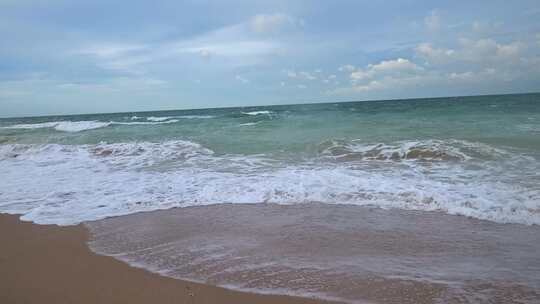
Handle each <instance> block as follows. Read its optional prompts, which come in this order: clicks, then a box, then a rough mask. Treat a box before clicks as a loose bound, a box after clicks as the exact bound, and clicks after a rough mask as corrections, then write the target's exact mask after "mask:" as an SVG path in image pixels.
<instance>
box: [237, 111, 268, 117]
mask: <svg viewBox="0 0 540 304" xmlns="http://www.w3.org/2000/svg"><path fill="white" fill-rule="evenodd" d="M242 114H245V115H251V116H255V115H271V114H274V112H272V111H252V112H242Z"/></svg>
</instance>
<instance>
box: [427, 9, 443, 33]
mask: <svg viewBox="0 0 540 304" xmlns="http://www.w3.org/2000/svg"><path fill="white" fill-rule="evenodd" d="M424 24H425V25H426V28H427V29H428V30H430V31H432V32H435V31H438V30H439V29H440V28H441V16H440V15H439V12H438V11H437V10H432V11H431V12H430V13H429V15H428V16H426V18H424Z"/></svg>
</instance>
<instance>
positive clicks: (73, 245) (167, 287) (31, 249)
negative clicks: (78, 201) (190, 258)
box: [0, 214, 330, 304]
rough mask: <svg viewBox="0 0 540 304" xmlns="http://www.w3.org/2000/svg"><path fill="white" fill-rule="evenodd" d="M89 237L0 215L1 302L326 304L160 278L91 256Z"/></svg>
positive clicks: (80, 231)
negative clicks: (0, 245)
mask: <svg viewBox="0 0 540 304" xmlns="http://www.w3.org/2000/svg"><path fill="white" fill-rule="evenodd" d="M88 238H89V232H88V230H87V228H85V227H84V226H83V225H82V224H80V225H77V226H69V227H60V226H56V225H37V224H33V223H30V222H25V221H21V220H20V219H19V215H7V214H0V244H2V250H1V251H0V269H2V271H0V302H1V303H45V304H46V303H55V304H60V303H81V304H84V303H194V304H196V303H262V304H264V303H286V304H287V303H290V304H295V303H298V304H300V303H305V304H308V303H309V304H311V303H312V304H316V303H330V302H328V301H323V300H316V299H309V298H300V297H293V296H284V295H283V296H282V295H265V294H254V293H248V292H239V291H233V290H229V289H225V288H221V287H216V286H211V285H206V284H201V283H193V282H188V281H183V280H178V279H173V278H168V277H163V276H160V275H158V274H154V273H151V272H149V271H146V270H144V269H141V268H135V267H132V266H129V265H128V264H126V263H124V262H121V261H119V260H116V259H114V258H112V257H108V256H101V255H98V254H96V253H94V252H92V251H91V250H90V248H89V247H88V245H87V241H88Z"/></svg>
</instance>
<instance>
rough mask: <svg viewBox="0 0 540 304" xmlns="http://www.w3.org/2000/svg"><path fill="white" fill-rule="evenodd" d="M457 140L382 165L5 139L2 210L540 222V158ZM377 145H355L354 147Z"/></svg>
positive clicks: (70, 220) (75, 215)
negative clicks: (341, 207)
mask: <svg viewBox="0 0 540 304" xmlns="http://www.w3.org/2000/svg"><path fill="white" fill-rule="evenodd" d="M437 144H441V143H436V144H433V143H431V145H435V146H436V145H437ZM411 145H412V146H429V145H430V144H429V143H427V142H425V143H424V142H420V143H419V142H415V143H414V144H412V143H409V142H405V143H402V144H401V146H402V148H400V149H406V147H407V146H411ZM452 145H453V146H454V147H455V149H456V151H457V152H456V153H457V154H456V155H458V156H459V155H461V154H463V156H461V157H459V158H457V160H458V161H453V159H450V160H449V161H444V160H440V161H436V162H429V163H427V164H423V162H422V161H423V159H422V158H417V159H407V158H405V159H404V160H405V161H397V162H395V161H393V162H388V160H382V162H386V163H385V164H384V165H382V164H381V160H378V159H377V158H375V159H369V158H368V159H366V158H360V159H355V158H353V159H352V160H351V161H340V162H335V161H333V160H332V158H330V159H329V160H328V161H326V160H325V159H324V157H325V156H323V158H322V159H313V160H302V161H297V162H289V161H280V160H277V159H271V158H267V157H265V156H264V155H259V156H243V155H216V154H215V153H213V151H211V150H209V149H207V148H205V147H203V146H201V145H199V144H197V143H193V142H189V141H167V142H163V143H149V142H141V143H134V142H132V143H115V144H106V143H102V144H98V145H58V144H48V145H21V144H14V145H0V169H1V171H0V172H1V174H2V183H0V196H1V198H2V199H1V200H0V211H2V212H8V213H21V214H24V215H23V219H25V220H31V221H34V222H37V223H56V224H61V225H70V224H76V223H79V222H81V221H87V220H95V219H101V218H105V217H109V216H115V215H122V214H129V213H133V212H138V211H146V210H155V209H166V208H172V207H183V206H193V205H203V204H219V203H261V202H267V203H278V204H295V203H309V202H322V203H329V204H334V203H341V204H356V205H375V206H380V207H383V208H404V209H415V210H431V211H442V212H447V213H451V214H461V215H467V216H472V217H476V218H480V219H487V220H493V221H497V222H514V223H523V224H540V187H539V185H540V184H539V183H536V182H535V180H538V176H536V175H535V174H536V172H538V169H539V168H538V163H537V162H535V161H534V160H530V159H527V158H526V157H522V156H521V155H514V154H512V153H504V155H498V154H496V153H497V152H493V151H497V150H493V151H491V150H490V149H489V147H485V146H484V145H479V144H475V143H469V142H456V143H454V144H452ZM460 145H461V146H463V147H465V148H463V147H461V148H460ZM369 147H370V145H366V147H364V148H362V147H361V145H360V144H359V143H355V148H354V149H356V150H366V149H367V150H369V149H370V148H369ZM467 147H468V148H467ZM471 147H473V148H471ZM486 149H487V150H486ZM479 150H482V151H483V152H482V153H492V155H491V157H492V158H493V159H492V160H489V159H487V160H486V159H485V156H484V155H482V154H478V153H479V152H478V151H479ZM458 152H459V153H461V154H459V153H458ZM499 152H500V153H503V152H505V151H499ZM325 153H326V152H325ZM479 158H482V161H481V162H480V161H477V160H478V159H479ZM469 167H471V168H469ZM522 181H523V182H522Z"/></svg>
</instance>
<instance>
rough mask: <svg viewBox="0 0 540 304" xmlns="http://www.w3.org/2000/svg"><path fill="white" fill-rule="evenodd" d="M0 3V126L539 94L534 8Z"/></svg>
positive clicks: (539, 24) (538, 30) (512, 4)
mask: <svg viewBox="0 0 540 304" xmlns="http://www.w3.org/2000/svg"><path fill="white" fill-rule="evenodd" d="M157 2H159V3H154V2H152V1H137V0H130V1H127V0H126V1H105V0H94V1H67V0H65V1H62V0H58V1H47V0H2V1H0V38H1V43H0V116H22V115H46V114H67V113H90V112H118V111H139V110H159V109H182V108H202V107H223V106H241V105H264V104H283V103H302V102H322V101H346V100H371V99H388V98H411V97H431V96H451V95H474V94H491V93H493V94H495V93H513V92H532V91H540V3H539V2H538V1H411V0H408V1H405V0H401V1H279V0H274V1H247V0H246V1H201V0H197V1H194V0H193V1H157Z"/></svg>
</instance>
